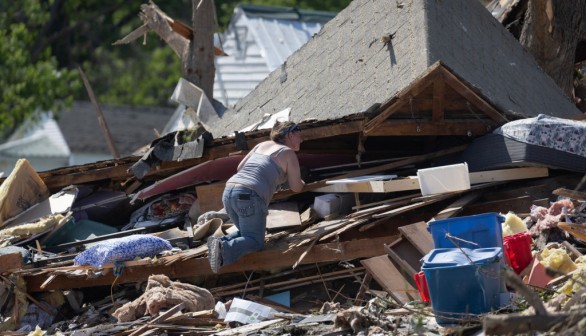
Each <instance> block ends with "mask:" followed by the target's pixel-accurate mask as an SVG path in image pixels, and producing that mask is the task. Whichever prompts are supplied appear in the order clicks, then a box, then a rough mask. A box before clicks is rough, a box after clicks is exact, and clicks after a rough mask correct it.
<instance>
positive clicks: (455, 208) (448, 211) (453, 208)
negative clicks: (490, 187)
mask: <svg viewBox="0 0 586 336" xmlns="http://www.w3.org/2000/svg"><path fill="white" fill-rule="evenodd" d="M483 192H484V191H479V190H478V191H474V192H472V193H469V194H467V195H464V197H462V198H460V199H458V200H457V201H455V202H454V203H452V204H450V205H448V206H447V207H446V208H445V209H443V210H442V211H440V212H439V213H438V214H437V215H435V216H433V218H434V219H435V220H440V219H446V218H450V217H453V216H456V215H457V214H459V213H460V212H462V210H463V209H464V207H465V206H467V205H468V204H470V203H472V202H474V201H476V200H477V199H479V198H480V196H482V193H483Z"/></svg>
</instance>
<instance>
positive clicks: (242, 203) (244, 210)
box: [234, 199, 255, 217]
mask: <svg viewBox="0 0 586 336" xmlns="http://www.w3.org/2000/svg"><path fill="white" fill-rule="evenodd" d="M254 203H255V202H254V200H253V199H248V200H241V199H236V206H235V207H234V211H235V212H236V213H237V214H238V216H240V217H249V216H252V215H254V212H255V206H254Z"/></svg>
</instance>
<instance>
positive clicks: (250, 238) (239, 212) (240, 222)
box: [221, 186, 269, 265]
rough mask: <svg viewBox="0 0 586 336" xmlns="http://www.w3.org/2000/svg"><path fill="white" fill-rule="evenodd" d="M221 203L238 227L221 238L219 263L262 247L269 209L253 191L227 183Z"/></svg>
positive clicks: (227, 261)
mask: <svg viewBox="0 0 586 336" xmlns="http://www.w3.org/2000/svg"><path fill="white" fill-rule="evenodd" d="M222 202H223V203H224V209H226V213H228V216H230V219H231V220H232V221H233V222H234V225H236V228H237V229H238V231H236V232H233V233H232V234H229V235H226V236H224V237H222V238H221V240H222V260H223V262H222V265H229V264H231V263H233V262H235V261H236V260H238V259H239V258H240V257H242V256H243V255H246V254H248V253H250V252H255V251H260V250H262V249H263V247H264V243H265V229H266V226H267V215H268V213H269V210H268V206H267V204H266V203H265V201H264V200H263V199H262V198H261V197H260V196H258V194H257V193H256V192H255V191H253V190H251V189H248V188H245V187H231V186H227V187H226V189H224V194H223V196H222Z"/></svg>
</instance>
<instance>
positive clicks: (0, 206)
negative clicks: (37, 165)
mask: <svg viewBox="0 0 586 336" xmlns="http://www.w3.org/2000/svg"><path fill="white" fill-rule="evenodd" d="M48 197H49V189H48V188H47V186H46V185H45V182H43V180H42V179H41V177H40V176H39V175H38V174H37V172H36V171H35V169H34V168H33V167H32V166H31V164H30V163H29V162H28V160H26V159H20V160H18V162H16V165H15V166H14V170H13V171H12V172H11V173H10V175H9V176H8V178H6V180H4V182H3V183H2V185H0V228H1V227H3V226H4V225H5V223H4V222H5V220H7V219H9V218H11V217H14V216H16V215H18V214H20V213H21V212H23V211H25V210H26V209H28V208H30V207H32V206H33V205H35V204H37V203H40V202H42V201H44V200H46V199H47V198H48Z"/></svg>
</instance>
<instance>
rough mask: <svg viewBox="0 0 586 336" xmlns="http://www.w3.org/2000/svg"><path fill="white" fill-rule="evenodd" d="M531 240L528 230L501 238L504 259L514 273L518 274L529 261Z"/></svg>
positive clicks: (530, 257) (531, 257) (530, 258)
mask: <svg viewBox="0 0 586 336" xmlns="http://www.w3.org/2000/svg"><path fill="white" fill-rule="evenodd" d="M532 242H533V240H532V239H531V235H530V234H529V232H520V233H516V234H514V235H511V236H506V237H504V238H503V250H504V254H505V256H506V258H505V260H506V261H507V264H508V265H509V266H511V267H512V268H513V270H514V271H515V273H517V274H520V273H521V272H522V271H523V270H524V269H525V268H526V267H527V266H529V264H530V263H531V260H532V259H533V256H532V255H531V243H532Z"/></svg>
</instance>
